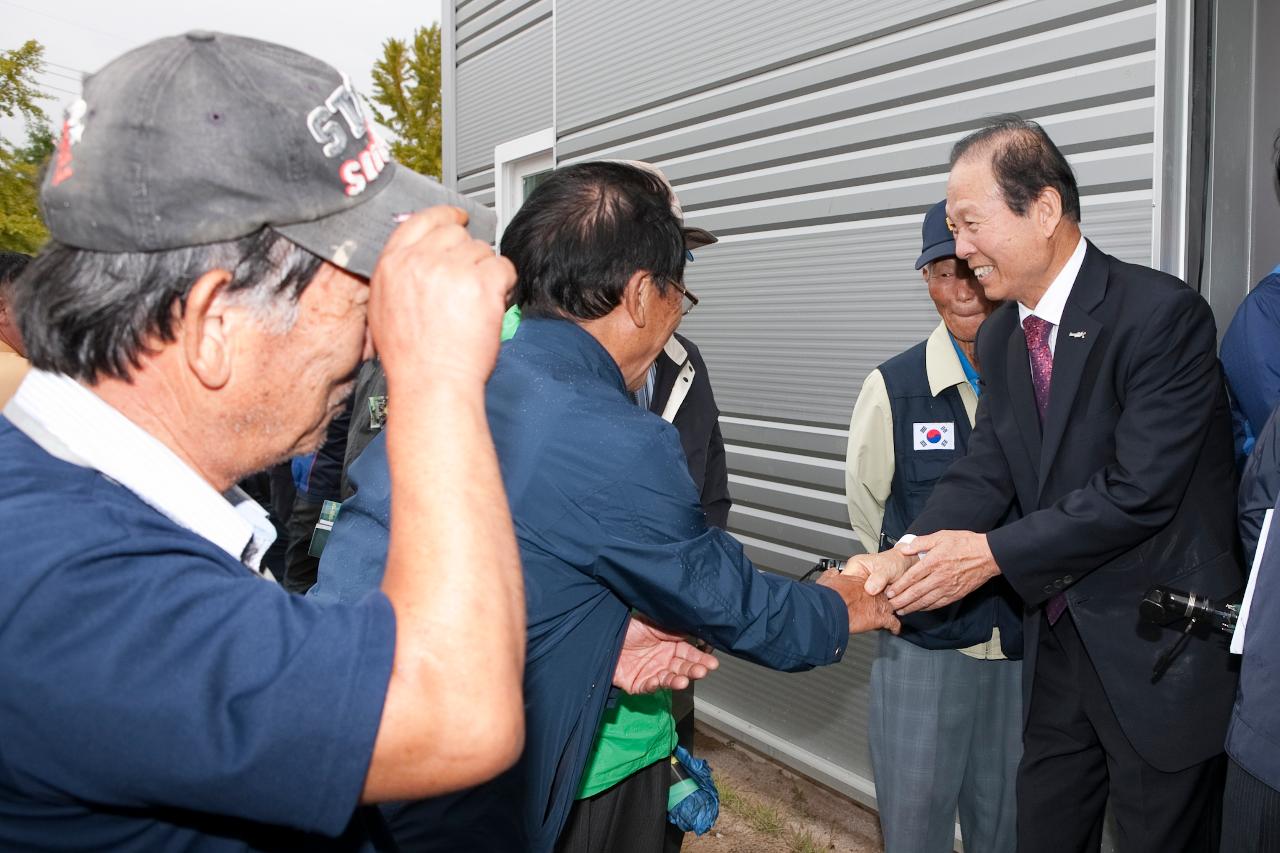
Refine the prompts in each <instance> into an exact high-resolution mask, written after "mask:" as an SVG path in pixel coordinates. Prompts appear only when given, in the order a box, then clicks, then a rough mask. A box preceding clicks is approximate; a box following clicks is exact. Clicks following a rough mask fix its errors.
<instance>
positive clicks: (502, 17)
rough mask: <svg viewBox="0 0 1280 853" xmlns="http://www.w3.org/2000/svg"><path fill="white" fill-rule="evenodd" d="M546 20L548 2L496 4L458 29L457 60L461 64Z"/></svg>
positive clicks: (549, 5)
mask: <svg viewBox="0 0 1280 853" xmlns="http://www.w3.org/2000/svg"><path fill="white" fill-rule="evenodd" d="M549 17H551V0H519V2H511V3H502V4H499V5H498V6H495V7H493V9H491V10H490V11H489V12H487V13H486V14H484V15H480V16H477V17H476V18H474V19H472V20H471V21H469V22H467V23H465V24H462V25H460V26H459V27H458V30H457V33H458V34H457V47H458V61H459V62H465V61H466V60H467V59H468V58H470V57H472V56H474V55H476V54H478V53H483V52H484V51H486V50H488V49H489V48H491V47H494V46H495V45H497V44H498V43H499V42H502V41H504V40H506V39H509V38H512V37H514V36H516V35H518V34H519V33H520V32H521V31H523V30H526V29H528V28H530V27H532V26H533V25H534V24H537V23H539V22H540V21H543V20H545V19H547V18H549Z"/></svg>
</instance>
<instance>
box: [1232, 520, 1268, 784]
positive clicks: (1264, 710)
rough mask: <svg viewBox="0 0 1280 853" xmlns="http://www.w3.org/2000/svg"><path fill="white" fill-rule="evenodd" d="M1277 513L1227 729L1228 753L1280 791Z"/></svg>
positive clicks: (1256, 587)
mask: <svg viewBox="0 0 1280 853" xmlns="http://www.w3.org/2000/svg"><path fill="white" fill-rule="evenodd" d="M1276 514H1277V515H1280V510H1277V511H1276ZM1274 519H1275V516H1273V517H1272V526H1271V532H1270V534H1269V535H1268V543H1267V545H1266V547H1265V549H1264V550H1263V553H1262V563H1261V564H1259V566H1258V577H1257V580H1255V581H1254V590H1253V601H1252V603H1250V605H1249V622H1248V625H1247V627H1246V630H1245V635H1244V656H1243V657H1242V658H1241V663H1240V689H1239V691H1238V692H1237V693H1236V703H1235V707H1234V708H1233V709H1232V711H1231V725H1230V728H1228V729H1227V752H1228V753H1229V754H1230V755H1231V757H1232V758H1234V759H1235V760H1236V763H1237V764H1239V765H1240V766H1241V767H1243V768H1244V769H1245V770H1248V771H1249V773H1250V774H1252V775H1253V776H1255V777H1256V778H1258V779H1261V780H1262V781H1263V782H1265V783H1267V784H1268V785H1270V786H1271V787H1272V788H1274V789H1276V790H1280V658H1278V657H1277V656H1276V649H1277V648H1280V539H1278V538H1277V536H1278V535H1280V534H1277V531H1276V527H1275V520H1274Z"/></svg>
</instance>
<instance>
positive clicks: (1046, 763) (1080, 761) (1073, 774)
mask: <svg viewBox="0 0 1280 853" xmlns="http://www.w3.org/2000/svg"><path fill="white" fill-rule="evenodd" d="M1036 655H1037V659H1036V669H1035V674H1034V681H1033V684H1032V690H1031V708H1030V713H1029V715H1028V718H1027V727H1026V731H1025V733H1024V736H1023V754H1022V763H1021V764H1020V765H1019V766H1018V783H1017V784H1018V850H1020V851H1023V852H1024V853H1056V851H1064V853H1066V851H1070V853H1077V851H1096V850H1098V849H1099V846H1100V843H1101V840H1102V820H1103V814H1104V812H1105V810H1106V806H1107V800H1108V796H1109V797H1110V801H1111V809H1112V812H1113V814H1114V815H1115V819H1116V825H1117V829H1118V838H1117V842H1118V849H1119V851H1120V853H1139V851H1142V852H1143V853H1146V851H1149V853H1169V852H1170V851H1180V853H1200V851H1216V850H1217V849H1218V848H1217V844H1218V833H1219V826H1218V817H1219V815H1220V812H1219V804H1220V803H1221V791H1222V774H1223V767H1224V762H1223V759H1222V757H1221V756H1219V757H1217V758H1213V759H1210V760H1209V761H1206V762H1203V763H1200V764H1196V765H1194V766H1192V767H1189V768H1187V769H1186V770H1179V771H1177V772H1174V773H1165V772H1162V771H1160V770H1157V769H1155V768H1154V767H1152V766H1151V765H1150V764H1148V763H1147V762H1145V761H1143V760H1142V758H1141V757H1140V756H1139V755H1138V753H1137V752H1135V751H1134V749H1133V747H1132V746H1131V745H1130V744H1129V740H1128V738H1126V737H1125V734H1124V732H1123V731H1122V730H1121V728H1120V723H1119V722H1118V721H1117V720H1116V717H1115V714H1114V713H1113V712H1112V710H1111V704H1110V702H1109V701H1108V700H1107V697H1106V694H1105V693H1104V692H1103V689H1102V682H1101V681H1099V680H1098V674H1097V672H1096V671H1095V670H1094V668H1093V664H1092V663H1091V662H1090V660H1089V655H1088V653H1087V652H1086V650H1085V647H1084V643H1083V642H1082V641H1081V639H1080V634H1079V632H1078V631H1077V630H1076V627H1075V623H1074V621H1072V618H1071V616H1070V614H1069V613H1067V614H1063V616H1062V618H1061V619H1059V620H1058V622H1057V624H1056V625H1054V626H1053V627H1050V626H1049V624H1048V620H1047V619H1045V618H1044V617H1043V616H1041V622H1040V638H1039V643H1038V646H1037V649H1036ZM1024 677H1025V676H1024ZM1171 710H1172V709H1171Z"/></svg>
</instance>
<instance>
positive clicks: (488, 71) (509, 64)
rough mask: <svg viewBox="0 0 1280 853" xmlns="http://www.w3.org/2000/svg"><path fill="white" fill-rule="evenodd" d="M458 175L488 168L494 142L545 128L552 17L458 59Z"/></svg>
mask: <svg viewBox="0 0 1280 853" xmlns="http://www.w3.org/2000/svg"><path fill="white" fill-rule="evenodd" d="M457 81H458V82H457V87H458V109H457V112H458V127H457V131H456V132H457V139H458V154H457V159H458V167H457V169H458V177H459V178H463V177H466V176H468V175H470V174H471V173H473V172H478V171H482V170H484V169H492V168H493V149H494V146H496V145H499V144H501V143H503V142H507V141H509V140H511V139H515V138H517V137H520V136H524V135H525V134H527V133H532V132H534V131H536V130H541V129H543V128H545V127H550V126H551V124H552V114H551V109H552V108H551V90H552V85H551V21H550V20H549V19H548V20H544V21H542V22H541V23H538V24H536V25H535V26H533V27H531V28H529V29H527V30H524V31H523V32H521V33H520V34H519V35H517V36H516V37H514V38H511V39H509V40H507V41H504V42H501V43H500V44H498V45H496V46H494V47H493V48H491V49H489V50H486V51H485V52H484V53H480V54H476V55H472V56H471V57H470V58H468V59H466V60H464V61H461V62H460V63H459V64H458V72H457Z"/></svg>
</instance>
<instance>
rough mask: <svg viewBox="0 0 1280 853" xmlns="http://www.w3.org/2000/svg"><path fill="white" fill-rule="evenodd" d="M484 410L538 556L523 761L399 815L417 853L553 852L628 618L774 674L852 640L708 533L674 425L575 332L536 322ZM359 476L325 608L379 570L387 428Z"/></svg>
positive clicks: (320, 587) (803, 598) (825, 611)
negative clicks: (634, 615) (635, 396)
mask: <svg viewBox="0 0 1280 853" xmlns="http://www.w3.org/2000/svg"><path fill="white" fill-rule="evenodd" d="M486 406H487V411H488V416H489V426H490V429H491V431H492V433H493V440H494V444H495V445H496V447H497V450H498V459H499V462H500V464H501V467H502V476H503V480H504V483H505V485H506V490H507V498H508V500H509V501H510V504H511V512H512V516H513V518H514V520H515V526H516V535H517V538H518V539H519V544H520V556H521V560H522V562H523V564H524V577H525V594H526V596H527V607H528V630H529V635H528V653H527V663H526V667H525V678H524V690H525V709H526V727H527V729H526V741H525V752H524V755H523V756H522V758H521V760H520V761H519V763H517V765H516V766H515V767H514V768H513V769H512V770H510V771H508V772H507V773H506V774H504V775H503V776H502V777H499V779H497V780H495V781H494V782H491V783H488V784H486V785H482V786H480V787H478V788H475V789H472V790H471V791H467V792H463V793H461V794H456V795H451V796H447V797H439V798H436V799H433V800H428V801H424V802H420V803H414V804H410V805H407V806H405V807H403V808H399V809H392V810H390V812H391V814H390V816H391V819H392V827H393V830H394V831H395V834H396V838H397V841H399V842H400V843H401V845H402V847H403V849H405V850H406V851H418V850H433V851H435V850H451V851H452V850H457V851H463V850H465V851H488V850H494V851H498V850H501V851H504V853H506V851H513V850H521V851H535V853H536V851H549V850H551V849H552V847H553V845H554V844H555V839H556V837H557V836H558V835H559V833H560V830H561V828H562V827H563V825H564V821H565V817H566V816H567V814H568V811H569V807H570V805H572V802H573V796H574V793H575V792H576V791H577V787H578V782H579V779H580V777H581V775H582V769H583V766H584V764H585V762H586V757H587V753H588V751H589V749H590V747H591V743H592V739H593V738H594V737H595V733H596V727H597V724H598V722H599V718H600V714H601V712H602V710H603V708H604V704H605V700H606V698H607V697H608V694H609V691H610V689H611V686H610V684H611V680H612V673H613V669H614V665H615V663H616V661H617V657H618V652H619V649H620V648H621V644H622V636H623V630H624V626H625V624H626V619H627V615H628V613H629V611H630V609H631V608H635V609H637V610H639V611H641V612H643V613H645V614H648V615H649V616H651V617H653V619H654V620H656V621H657V622H658V623H660V624H662V625H665V626H667V627H669V628H671V629H675V630H680V631H685V632H688V633H691V634H694V635H696V636H698V637H700V638H702V639H704V640H706V641H707V642H709V643H710V644H711V645H713V646H715V647H716V648H719V649H726V650H729V651H732V652H733V653H734V654H736V655H738V656H740V657H743V658H746V659H748V660H751V661H754V662H757V663H761V664H764V665H765V666H769V667H772V668H774V669H783V670H803V669H809V668H811V667H814V666H818V665H821V664H826V663H832V662H834V661H837V660H839V659H840V657H841V656H842V655H843V653H844V649H845V644H846V642H847V640H848V611H847V610H846V609H845V606H844V604H843V602H842V601H841V599H840V597H839V595H837V594H836V593H835V592H833V591H832V590H829V589H826V588H823V587H816V586H812V585H801V584H798V583H795V582H793V581H790V580H787V579H785V578H782V577H778V576H776V575H771V574H766V573H763V572H761V571H759V570H757V569H756V568H755V566H753V565H752V564H751V561H750V560H748V559H747V557H746V556H745V555H744V554H743V551H742V546H741V545H740V544H739V543H738V542H737V540H735V539H734V538H733V537H732V536H730V535H729V534H727V533H725V532H724V531H723V530H718V529H716V528H711V527H708V526H707V523H706V518H705V515H704V514H703V511H702V506H701V504H700V501H699V496H698V492H697V490H696V489H695V488H694V485H693V481H692V480H691V479H690V478H689V472H688V468H687V466H686V464H685V458H684V453H683V451H682V450H681V447H680V439H679V436H678V435H677V433H676V430H675V429H674V428H673V427H672V426H671V425H670V424H668V423H666V422H665V421H663V420H662V419H661V418H659V417H658V416H657V415H654V414H652V413H651V412H647V411H645V410H643V409H641V408H639V407H638V406H636V405H635V404H634V402H633V401H632V399H631V397H630V395H629V394H628V393H627V392H626V388H625V386H624V384H623V379H622V374H621V373H620V371H619V370H618V366H617V364H616V363H615V362H614V361H613V359H612V357H611V356H610V355H609V354H608V352H607V351H605V349H604V348H603V347H601V346H600V344H599V343H597V342H596V340H595V339H594V338H592V337H591V336H590V335H588V334H587V333H586V332H585V331H583V330H582V329H581V328H579V327H578V326H577V325H575V324H573V323H570V322H567V321H564V320H550V319H529V318H526V319H525V320H524V321H523V322H522V323H521V325H520V329H519V331H518V332H517V333H516V336H515V337H514V338H513V339H512V340H510V341H508V342H507V343H506V344H504V345H503V349H502V353H501V356H500V357H499V359H498V366H497V368H496V369H495V371H494V374H493V376H492V378H491V379H490V381H489V385H488V389H487V399H486ZM442 416H447V413H444V414H442ZM352 476H353V479H354V480H355V483H356V486H357V492H356V495H355V496H354V497H353V498H352V499H351V500H349V501H348V502H347V503H346V504H345V505H344V506H343V509H342V513H341V515H340V516H339V519H338V521H337V524H336V526H335V528H334V531H333V535H332V537H331V538H330V540H329V543H328V545H327V547H326V548H325V553H324V557H323V559H322V560H321V564H320V580H319V582H318V584H317V585H316V588H315V589H314V590H313V592H312V594H313V595H316V596H319V597H322V598H324V597H329V598H341V599H347V600H351V599H356V598H359V597H360V596H362V595H364V594H366V593H367V592H368V591H369V590H372V589H373V588H375V587H376V586H377V585H378V584H379V582H380V581H381V578H382V571H383V565H384V562H385V559H386V552H387V532H388V520H389V517H390V483H389V481H388V471H387V457H386V449H385V442H384V440H383V439H382V437H381V436H380V437H379V438H377V439H375V440H374V442H373V443H372V444H370V445H369V449H368V450H367V451H366V452H365V453H364V454H363V455H362V456H361V457H360V459H359V460H358V461H357V462H356V464H355V465H354V466H353V467H352ZM473 568H474V570H475V571H478V572H483V571H485V567H484V566H475V567H473ZM440 736H441V738H447V737H449V733H448V732H441V733H440Z"/></svg>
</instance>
